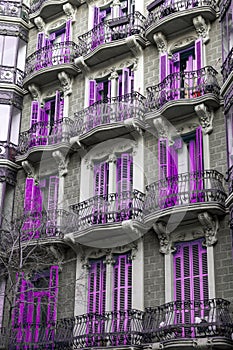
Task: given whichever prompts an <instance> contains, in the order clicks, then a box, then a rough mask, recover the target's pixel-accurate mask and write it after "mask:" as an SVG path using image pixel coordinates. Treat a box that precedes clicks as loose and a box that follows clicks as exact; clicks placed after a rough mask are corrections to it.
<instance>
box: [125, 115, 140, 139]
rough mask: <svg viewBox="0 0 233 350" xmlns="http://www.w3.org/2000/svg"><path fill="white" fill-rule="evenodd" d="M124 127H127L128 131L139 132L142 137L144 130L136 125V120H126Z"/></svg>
mask: <svg viewBox="0 0 233 350" xmlns="http://www.w3.org/2000/svg"><path fill="white" fill-rule="evenodd" d="M124 125H125V126H126V128H127V129H129V130H130V129H132V128H133V129H134V130H136V131H137V133H138V134H139V135H141V136H142V129H141V128H140V127H139V126H138V125H137V124H136V122H135V119H134V118H129V119H126V120H124Z"/></svg>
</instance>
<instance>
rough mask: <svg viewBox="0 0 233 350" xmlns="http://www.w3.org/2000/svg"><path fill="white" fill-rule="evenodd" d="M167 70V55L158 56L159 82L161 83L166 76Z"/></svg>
mask: <svg viewBox="0 0 233 350" xmlns="http://www.w3.org/2000/svg"><path fill="white" fill-rule="evenodd" d="M167 70H168V59H167V53H165V54H161V55H160V75H159V76H160V82H161V81H163V80H164V79H165V78H166V76H167Z"/></svg>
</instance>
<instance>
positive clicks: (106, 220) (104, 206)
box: [70, 190, 144, 248]
mask: <svg viewBox="0 0 233 350" xmlns="http://www.w3.org/2000/svg"><path fill="white" fill-rule="evenodd" d="M143 204H144V194H143V193H142V192H140V191H138V190H132V191H124V192H122V193H119V194H118V193H110V194H109V195H107V196H95V197H92V198H89V199H87V200H85V201H83V202H81V203H78V204H75V205H72V206H71V209H72V211H73V212H74V214H75V215H74V216H73V218H71V222H70V226H72V229H71V230H70V231H73V239H74V240H75V241H77V242H78V243H81V244H84V245H85V244H87V245H88V243H89V242H92V244H93V246H95V245H96V246H99V245H100V246H101V247H102V248H103V247H105V246H106V247H107V246H108V245H110V246H114V245H116V243H117V242H118V245H119V242H121V244H122V245H124V244H126V243H124V242H125V241H127V243H128V237H127V235H126V234H125V232H124V229H123V228H122V227H123V226H124V225H123V224H122V223H123V222H125V221H128V222H129V221H131V222H134V223H135V225H136V226H137V227H138V228H140V229H142V230H143V229H144V225H143V217H142V212H143ZM72 221H73V222H72ZM133 235H135V237H134V236H133ZM130 238H131V241H133V240H135V239H137V238H138V236H137V232H132V233H131V236H130Z"/></svg>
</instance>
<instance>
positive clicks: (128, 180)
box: [116, 153, 133, 194]
mask: <svg viewBox="0 0 233 350" xmlns="http://www.w3.org/2000/svg"><path fill="white" fill-rule="evenodd" d="M116 181H117V184H116V188H117V193H118V194H120V193H122V192H124V191H132V188H133V157H132V155H131V154H129V153H123V154H122V155H121V156H120V157H119V158H117V168H116Z"/></svg>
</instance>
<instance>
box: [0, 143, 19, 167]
mask: <svg viewBox="0 0 233 350" xmlns="http://www.w3.org/2000/svg"><path fill="white" fill-rule="evenodd" d="M16 153H17V146H16V145H15V144H14V143H12V142H7V141H0V159H7V160H11V161H12V162H14V161H15V156H16Z"/></svg>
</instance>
